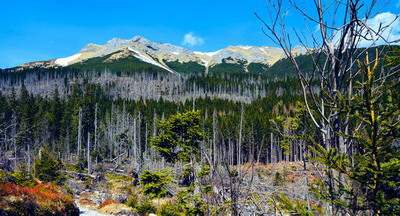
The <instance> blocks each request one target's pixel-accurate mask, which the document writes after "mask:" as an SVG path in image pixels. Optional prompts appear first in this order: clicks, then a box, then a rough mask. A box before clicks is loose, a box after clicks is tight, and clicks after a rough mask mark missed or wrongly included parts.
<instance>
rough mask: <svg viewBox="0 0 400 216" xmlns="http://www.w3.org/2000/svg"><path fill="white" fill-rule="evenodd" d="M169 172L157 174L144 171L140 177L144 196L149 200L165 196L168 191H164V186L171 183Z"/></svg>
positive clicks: (158, 172) (163, 171) (162, 171)
mask: <svg viewBox="0 0 400 216" xmlns="http://www.w3.org/2000/svg"><path fill="white" fill-rule="evenodd" d="M169 172H170V171H169V170H161V171H157V172H151V171H148V170H145V171H144V172H143V174H142V175H141V176H140V183H141V184H142V185H143V189H144V194H146V195H148V196H149V197H150V198H160V197H165V196H167V194H168V191H167V190H166V189H165V186H167V185H168V184H169V183H171V181H172V177H171V176H170V175H169Z"/></svg>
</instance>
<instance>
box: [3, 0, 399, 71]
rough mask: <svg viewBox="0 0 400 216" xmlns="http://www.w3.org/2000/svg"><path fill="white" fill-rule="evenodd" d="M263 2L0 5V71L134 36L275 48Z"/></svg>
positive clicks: (74, 0)
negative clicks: (264, 24)
mask: <svg viewBox="0 0 400 216" xmlns="http://www.w3.org/2000/svg"><path fill="white" fill-rule="evenodd" d="M296 1H297V0H296ZM298 1H303V2H311V1H309V0H298ZM265 2H266V0H246V1H244V0H202V1H194V0H186V1H184V0H169V1H163V0H158V1H151V0H146V1H144V0H142V1H139V0H112V1H111V0H108V1H106V0H68V1H67V0H57V1H55V0H35V1H32V0H12V1H1V3H0V8H1V12H0V68H5V67H11V66H15V65H18V64H21V63H24V62H28V61H35V60H46V59H51V58H57V57H65V56H69V55H71V54H74V53H76V52H78V51H79V50H80V49H81V48H82V47H83V46H84V45H86V44H87V43H90V42H93V43H99V44H101V43H105V42H106V41H108V40H109V39H111V38H114V37H118V38H132V37H133V36H135V35H142V36H144V37H146V38H148V39H150V40H153V41H158V42H168V43H172V44H177V45H183V46H186V47H188V48H191V49H194V50H200V51H213V50H217V49H220V48H223V47H225V46H228V45H260V46H261V45H262V46H273V44H272V43H271V41H269V40H268V38H266V37H265V36H264V35H263V34H262V32H261V30H260V28H261V25H260V23H259V22H258V20H257V19H256V18H255V16H254V15H253V13H254V12H259V13H260V14H261V15H263V16H266V10H265V8H266V3H265ZM379 2H381V3H382V2H384V3H383V4H382V5H379V6H378V9H377V10H379V11H378V12H386V11H388V12H392V13H398V11H399V10H398V9H399V8H398V7H396V6H397V5H396V4H397V3H396V2H397V0H379ZM302 5H303V7H305V8H306V9H310V8H311V6H310V5H307V3H305V4H302ZM398 6H399V7H400V1H399V4H398ZM287 18H288V22H289V25H293V26H294V25H296V26H301V25H304V21H303V20H302V19H299V18H298V17H297V15H296V14H294V13H291V11H289V13H288V17H287ZM185 35H186V36H185ZM184 38H186V40H184Z"/></svg>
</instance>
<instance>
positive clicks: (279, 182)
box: [273, 172, 285, 186]
mask: <svg viewBox="0 0 400 216" xmlns="http://www.w3.org/2000/svg"><path fill="white" fill-rule="evenodd" d="M284 183H285V178H284V176H283V174H281V173H280V172H276V173H275V176H274V183H273V184H274V186H283V185H284Z"/></svg>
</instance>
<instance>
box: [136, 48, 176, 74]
mask: <svg viewBox="0 0 400 216" xmlns="http://www.w3.org/2000/svg"><path fill="white" fill-rule="evenodd" d="M128 49H129V50H130V51H132V52H133V54H134V56H135V57H136V58H138V59H140V60H142V61H144V62H147V63H150V64H152V65H155V66H157V67H160V68H163V69H165V70H167V71H169V72H171V73H176V72H175V71H173V70H171V69H170V68H168V67H167V66H165V65H163V64H161V63H159V62H157V61H156V60H154V59H153V58H152V57H150V56H148V55H145V54H143V53H141V52H139V51H137V50H135V49H133V48H132V47H128Z"/></svg>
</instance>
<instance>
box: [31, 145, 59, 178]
mask: <svg viewBox="0 0 400 216" xmlns="http://www.w3.org/2000/svg"><path fill="white" fill-rule="evenodd" d="M62 167H63V166H62V163H61V161H59V160H57V159H56V158H54V156H53V155H52V154H51V153H50V152H49V151H48V150H47V149H46V148H42V149H41V150H40V151H39V158H38V159H36V160H35V176H36V177H37V178H39V179H40V180H42V181H46V182H57V183H62V182H63V180H64V176H63V175H62V172H61V169H62Z"/></svg>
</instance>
